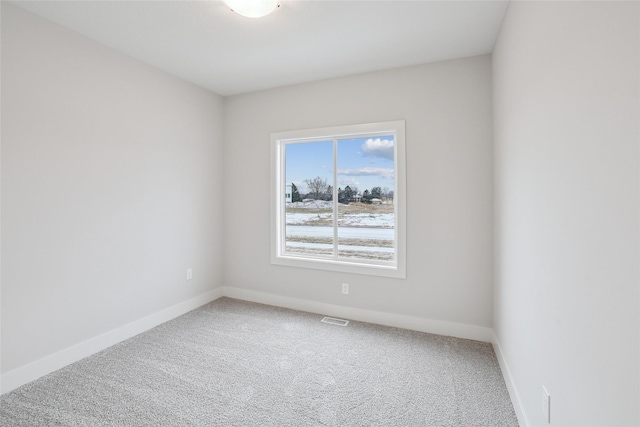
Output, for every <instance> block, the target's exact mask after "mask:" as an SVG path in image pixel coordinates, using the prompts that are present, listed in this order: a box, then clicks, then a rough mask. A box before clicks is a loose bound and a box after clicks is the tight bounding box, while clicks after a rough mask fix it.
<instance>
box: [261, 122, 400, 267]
mask: <svg viewBox="0 0 640 427" xmlns="http://www.w3.org/2000/svg"><path fill="white" fill-rule="evenodd" d="M391 133H392V134H394V135H395V142H394V173H395V180H394V181H395V182H394V212H395V217H394V219H395V226H394V234H395V264H394V265H391V264H388V263H380V262H375V261H373V262H371V263H368V262H366V260H359V261H357V262H354V261H348V260H344V259H327V258H315V257H310V256H308V255H292V254H290V253H289V254H285V253H284V242H285V240H286V239H285V232H286V201H285V191H286V170H285V162H284V150H285V146H286V144H287V143H294V142H297V143H304V142H301V141H300V140H307V141H306V142H311V141H313V140H316V141H320V140H327V139H334V138H338V139H345V138H358V137H366V136H372V137H373V136H375V135H376V134H378V135H381V134H387V135H388V134H391ZM335 156H337V153H336V150H335V147H334V158H335ZM334 176H335V177H336V178H337V173H336V171H334ZM270 184H271V194H270V195H271V197H270V203H271V242H270V244H271V264H274V265H283V266H290V267H301V268H311V269H320V270H328V271H337V272H343V273H352V274H365V275H373V276H382V277H394V278H402V279H404V278H406V223H407V221H406V156H405V121H404V120H396V121H389V122H378V123H363V124H356V125H346V126H334V127H325V128H316V129H304V130H295V131H287V132H275V133H272V134H271V180H270ZM338 187H339V186H338V184H337V182H334V183H333V191H334V198H333V199H334V201H337V191H338ZM336 210H337V203H334V214H335V212H336ZM334 218H335V217H334ZM334 238H335V237H334Z"/></svg>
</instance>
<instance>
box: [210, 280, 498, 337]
mask: <svg viewBox="0 0 640 427" xmlns="http://www.w3.org/2000/svg"><path fill="white" fill-rule="evenodd" d="M222 292H223V295H224V296H226V297H229V298H235V299H240V300H245V301H251V302H257V303H261V304H268V305H275V306H278V307H284V308H290V309H293V310H300V311H308V312H311V313H319V314H325V315H329V316H333V317H340V318H345V319H351V320H357V321H360V322H367V323H375V324H377V325H385V326H393V327H396V328H403V329H410V330H413V331H419V332H428V333H432V334H438V335H446V336H452V337H458V338H466V339H471V340H476V341H484V342H489V343H490V342H491V341H492V338H493V330H492V329H491V328H487V327H483V326H475V325H466V324H462V323H455V322H445V321H442V320H433V319H425V318H421V317H414V316H405V315H401V314H394V313H386V312H381V311H373V310H364V309H360V308H352V307H345V306H341V305H333V304H326V303H322V302H317V301H310V300H304V299H299V298H291V297H285V296H282V295H275V294H270V293H266V292H259V291H253V290H249V289H242V288H236V287H231V286H224V287H223V288H222Z"/></svg>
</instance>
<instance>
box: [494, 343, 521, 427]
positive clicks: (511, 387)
mask: <svg viewBox="0 0 640 427" xmlns="http://www.w3.org/2000/svg"><path fill="white" fill-rule="evenodd" d="M492 341H493V349H494V351H495V353H496V358H497V359H498V364H500V370H501V371H502V376H503V377H504V382H505V384H506V385H507V390H508V391H509V397H511V403H512V404H513V409H514V410H515V411H516V417H518V424H520V427H528V426H529V423H527V417H526V415H525V411H524V406H523V405H522V402H521V400H520V395H519V394H518V389H517V388H516V385H515V382H514V381H513V377H512V376H511V371H510V370H509V365H508V364H507V360H506V359H505V358H504V353H502V347H500V341H498V337H497V336H496V334H495V332H494V333H493V340H492Z"/></svg>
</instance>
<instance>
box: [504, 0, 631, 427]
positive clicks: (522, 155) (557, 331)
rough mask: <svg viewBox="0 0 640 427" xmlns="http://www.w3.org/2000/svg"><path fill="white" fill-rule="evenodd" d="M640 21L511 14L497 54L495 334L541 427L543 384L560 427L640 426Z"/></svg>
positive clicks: (546, 12) (618, 15)
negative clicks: (549, 396) (639, 147)
mask: <svg viewBox="0 0 640 427" xmlns="http://www.w3.org/2000/svg"><path fill="white" fill-rule="evenodd" d="M639 15H640V4H639V3H637V2H628V3H617V2H512V3H511V5H510V7H509V10H508V13H507V16H506V19H505V22H504V25H503V28H502V31H501V34H500V37H499V40H498V43H497V46H496V49H495V52H494V57H493V69H494V78H493V84H494V99H495V110H494V114H495V164H496V168H495V169H496V171H495V192H496V203H495V211H496V222H495V224H496V238H495V243H496V253H495V256H496V261H497V262H496V270H495V275H496V286H495V302H494V310H495V313H494V328H495V334H496V337H497V340H498V342H499V345H500V348H501V350H502V356H503V357H504V360H505V361H506V364H507V365H508V368H509V371H510V374H511V375H510V380H511V381H512V384H511V385H512V386H513V388H514V389H515V390H516V392H517V394H518V396H519V404H520V407H521V408H522V409H523V412H524V418H525V419H526V423H527V424H528V425H535V426H540V425H547V424H546V422H545V420H544V419H543V414H542V409H541V408H542V403H541V402H542V386H543V385H544V386H546V388H547V390H548V391H549V393H550V395H551V425H554V426H605V425H606V426H622V425H627V426H637V425H640V416H639V407H640V394H639V384H640V382H639V361H640V354H639V351H638V348H639V332H640V330H639V316H638V313H639V298H638V296H639V295H638V294H639V292H638V291H639V283H640V280H639V279H640V277H639V263H638V260H639V256H640V253H639V247H640V245H639V240H640V239H639V237H640V234H639V233H640V211H639V203H640V197H639V182H640V181H639V167H640V164H639V150H638V143H639V138H640V132H639V118H640V109H639V105H638V104H639V99H640V93H639V79H640V77H639V76H640V68H639V60H638V58H639V54H640V44H639V41H640V33H639V31H640V20H639ZM514 403H516V404H518V402H514Z"/></svg>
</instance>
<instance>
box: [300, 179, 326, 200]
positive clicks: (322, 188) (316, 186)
mask: <svg viewBox="0 0 640 427" xmlns="http://www.w3.org/2000/svg"><path fill="white" fill-rule="evenodd" d="M304 183H305V184H307V187H309V193H311V194H313V198H314V199H315V200H320V195H322V194H325V193H326V191H327V188H328V185H327V180H326V179H324V178H320V177H319V176H317V177H315V178H313V179H305V180H304Z"/></svg>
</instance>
